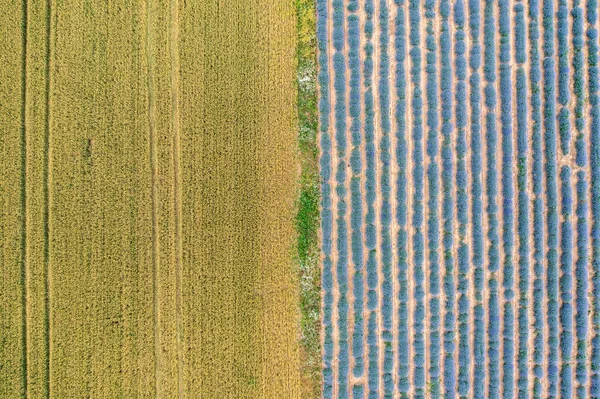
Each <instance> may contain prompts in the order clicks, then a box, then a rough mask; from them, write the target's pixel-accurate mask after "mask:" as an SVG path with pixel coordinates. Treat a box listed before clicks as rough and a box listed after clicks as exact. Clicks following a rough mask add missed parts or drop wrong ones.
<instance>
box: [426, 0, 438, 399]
mask: <svg viewBox="0 0 600 399" xmlns="http://www.w3.org/2000/svg"><path fill="white" fill-rule="evenodd" d="M424 7H425V18H426V32H427V35H426V37H425V47H426V56H425V57H426V58H425V59H426V63H425V71H426V97H427V122H426V123H427V144H426V151H427V156H428V158H429V166H428V167H427V184H428V191H429V197H428V200H427V209H428V214H427V248H428V261H429V262H428V270H429V285H428V291H429V294H430V300H429V314H428V315H429V326H428V332H429V348H430V350H429V369H428V370H429V381H430V383H431V385H430V388H429V395H430V396H431V397H433V398H437V397H439V396H440V384H439V378H440V349H441V342H440V297H439V294H440V264H439V235H440V225H439V220H438V218H439V215H438V205H439V194H438V193H439V185H440V182H439V180H440V176H439V167H438V164H437V156H438V152H439V137H438V127H439V117H438V114H439V106H438V98H439V94H438V80H437V74H438V64H437V43H436V38H435V34H434V31H433V23H434V18H435V1H433V0H425V4H424Z"/></svg>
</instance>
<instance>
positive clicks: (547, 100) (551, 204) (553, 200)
mask: <svg viewBox="0 0 600 399" xmlns="http://www.w3.org/2000/svg"><path fill="white" fill-rule="evenodd" d="M542 14H543V23H542V25H543V28H544V35H543V37H544V40H543V49H544V64H543V65H544V71H543V74H544V82H545V83H544V131H545V134H544V137H545V161H546V168H545V169H546V170H545V174H546V190H545V192H546V210H547V213H546V220H547V229H546V231H547V241H546V246H547V254H546V261H547V263H546V269H547V281H546V285H547V291H546V297H547V299H548V304H547V308H548V312H547V313H548V319H547V324H548V338H547V342H548V348H547V351H548V355H547V357H548V358H547V362H548V368H547V379H548V391H547V395H548V396H549V397H556V396H557V395H558V342H559V336H558V334H559V331H558V330H559V326H558V323H559V315H558V209H557V202H558V200H557V196H558V188H557V177H556V173H557V171H556V168H557V166H556V105H555V99H556V98H555V92H556V89H555V85H554V82H555V78H556V76H555V71H554V67H555V62H554V57H555V52H554V2H553V1H549V0H544V2H543V8H542Z"/></svg>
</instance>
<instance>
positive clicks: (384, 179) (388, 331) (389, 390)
mask: <svg viewBox="0 0 600 399" xmlns="http://www.w3.org/2000/svg"><path fill="white" fill-rule="evenodd" d="M388 21H389V10H388V6H387V2H386V1H385V0H381V1H380V2H379V26H380V36H379V49H380V51H379V55H380V60H379V104H380V107H381V108H380V109H381V112H380V114H381V133H382V135H381V140H380V143H379V156H380V159H381V176H380V188H381V190H380V192H381V206H380V221H381V223H380V226H381V230H380V231H381V266H382V277H383V281H382V287H381V297H382V298H381V299H382V303H381V313H382V339H383V345H384V348H383V349H384V353H383V394H384V396H385V397H391V395H393V390H394V384H393V375H392V374H393V364H394V353H393V350H392V341H393V322H392V321H393V306H392V303H393V295H394V293H393V285H392V278H393V276H392V238H391V234H390V231H391V221H392V209H391V182H390V164H391V148H390V147H391V142H390V131H391V123H390V114H389V112H388V110H389V109H390V89H389V81H390V62H389V54H388V47H389V42H390V40H389V22H388Z"/></svg>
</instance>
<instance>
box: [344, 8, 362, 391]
mask: <svg viewBox="0 0 600 399" xmlns="http://www.w3.org/2000/svg"><path fill="white" fill-rule="evenodd" d="M357 5H358V4H357V2H355V1H353V2H350V3H349V4H348V6H347V10H348V11H349V13H350V14H349V15H348V17H347V32H348V66H349V69H350V81H349V87H350V104H349V115H350V118H351V125H350V132H351V138H352V152H351V155H350V166H351V170H352V178H351V180H350V197H351V201H350V206H351V216H350V228H351V245H352V248H351V251H352V263H353V265H354V276H353V279H352V286H353V292H352V297H353V312H354V323H353V327H352V328H353V331H352V359H353V361H354V367H353V369H352V374H353V375H354V376H355V377H362V376H363V374H364V368H365V366H364V356H365V348H364V337H363V334H364V325H365V323H364V316H363V313H364V301H363V296H364V278H363V274H364V254H363V230H362V229H363V213H362V212H363V207H362V193H361V179H360V174H361V171H362V160H361V143H362V134H361V129H362V121H361V101H360V100H361V99H360V90H361V81H360V34H361V32H360V21H359V18H358V14H356V9H357ZM362 389H363V387H362V386H361V385H355V386H353V388H352V390H353V396H354V397H359V395H360V392H362Z"/></svg>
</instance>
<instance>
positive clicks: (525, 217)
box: [514, 3, 530, 399]
mask: <svg viewBox="0 0 600 399" xmlns="http://www.w3.org/2000/svg"><path fill="white" fill-rule="evenodd" d="M514 13H515V59H516V62H517V65H518V69H517V74H516V100H517V106H516V113H517V190H518V199H517V201H518V216H517V217H518V231H517V233H518V236H519V248H518V262H519V286H518V287H519V288H518V291H519V310H518V323H519V332H518V334H519V336H518V347H517V353H518V354H519V355H518V358H517V367H518V377H517V389H518V392H517V395H518V398H520V399H526V398H528V397H529V364H528V359H529V345H528V340H529V328H530V325H529V297H528V294H529V283H530V279H529V267H530V263H529V255H530V250H529V234H530V231H529V201H530V198H529V194H528V192H527V175H528V164H527V157H528V152H529V145H528V144H529V142H528V140H529V139H528V128H527V110H528V107H527V74H526V72H525V70H524V68H523V64H524V63H525V60H526V54H525V42H526V36H525V7H524V5H523V3H517V4H516V5H515V6H514Z"/></svg>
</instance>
